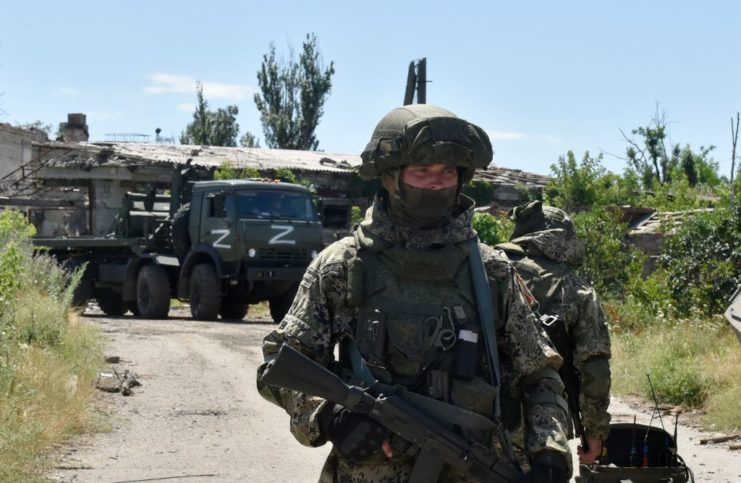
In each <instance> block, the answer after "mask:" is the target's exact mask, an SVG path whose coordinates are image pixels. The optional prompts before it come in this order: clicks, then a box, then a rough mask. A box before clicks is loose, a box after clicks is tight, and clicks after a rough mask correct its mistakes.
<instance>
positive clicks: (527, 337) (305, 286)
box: [258, 201, 571, 481]
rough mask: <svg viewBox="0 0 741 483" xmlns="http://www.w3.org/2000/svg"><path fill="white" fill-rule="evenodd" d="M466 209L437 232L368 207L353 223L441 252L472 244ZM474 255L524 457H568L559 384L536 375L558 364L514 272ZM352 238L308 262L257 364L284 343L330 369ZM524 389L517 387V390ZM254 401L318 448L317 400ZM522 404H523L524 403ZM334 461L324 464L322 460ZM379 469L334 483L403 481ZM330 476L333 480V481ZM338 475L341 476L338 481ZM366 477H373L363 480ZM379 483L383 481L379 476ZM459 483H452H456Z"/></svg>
mask: <svg viewBox="0 0 741 483" xmlns="http://www.w3.org/2000/svg"><path fill="white" fill-rule="evenodd" d="M472 214H473V210H472V206H470V205H469V206H468V207H467V209H464V210H462V212H461V213H459V214H458V215H457V216H453V217H452V219H451V221H450V223H449V224H447V225H446V226H444V227H441V228H439V229H434V230H425V231H424V232H415V231H412V230H407V229H405V228H403V227H400V226H398V225H395V224H393V223H392V222H391V220H390V219H389V217H388V215H387V214H386V212H385V210H384V209H383V208H382V206H381V204H380V203H379V202H378V201H376V203H375V204H374V206H373V207H371V208H370V209H369V210H368V212H367V214H366V219H365V220H364V221H363V222H362V223H361V225H360V227H359V228H357V229H359V230H365V231H366V232H367V233H370V234H372V235H373V236H375V237H380V238H381V239H383V240H385V241H386V242H390V243H392V244H397V245H400V246H404V247H405V248H407V249H411V250H420V251H424V250H430V249H434V247H436V246H440V245H445V244H450V243H453V244H457V243H462V242H464V241H466V240H470V239H471V238H473V237H474V236H475V235H476V233H475V231H474V230H473V228H472V226H471V217H472ZM479 246H480V250H481V254H482V259H483V261H484V266H485V269H486V272H487V276H488V278H489V280H490V285H491V287H492V290H493V291H494V293H493V294H492V295H493V296H494V297H496V298H497V302H498V303H497V304H496V306H497V307H498V308H499V314H497V316H498V317H499V318H500V320H501V324H500V323H498V324H497V327H498V328H497V341H498V348H499V357H500V371H501V377H502V384H503V385H504V389H505V390H506V388H514V387H518V388H519V387H524V388H525V389H523V390H522V391H521V394H520V396H521V397H522V402H523V406H524V408H525V418H524V421H525V426H526V434H527V438H526V446H527V452H528V455H529V456H530V457H533V456H534V455H535V454H537V453H538V452H539V451H542V450H544V449H552V450H555V451H558V452H561V453H563V454H564V455H565V456H566V458H567V461H568V463H569V464H570V461H571V458H570V455H569V449H568V443H567V437H566V427H567V414H566V412H565V411H564V410H563V408H562V406H559V405H556V404H553V403H552V402H551V401H553V400H555V399H557V398H558V397H560V395H561V394H562V391H563V385H562V383H561V381H560V379H558V378H556V379H553V378H548V377H540V376H539V373H540V372H547V370H548V369H550V370H551V373H552V372H553V371H552V370H557V369H558V367H559V366H560V364H561V358H560V356H559V355H558V353H557V352H556V351H555V349H554V348H553V347H552V346H551V345H550V342H549V341H548V338H547V336H546V335H545V334H544V332H543V331H542V330H541V329H540V326H539V324H538V322H537V319H536V318H535V316H534V315H533V313H532V311H531V309H530V306H529V304H528V301H527V298H526V296H525V294H523V292H522V291H521V287H520V285H518V284H517V283H516V281H515V271H514V270H513V268H512V266H511V265H510V264H509V262H508V261H507V259H506V257H505V256H504V255H503V253H502V252H500V251H497V250H494V249H492V248H490V247H488V246H486V245H483V244H480V245H479ZM356 250H357V248H356V247H355V239H354V237H347V238H344V239H342V240H339V241H337V242H335V243H333V244H332V245H330V246H329V247H327V248H326V249H325V250H324V251H322V252H321V253H320V254H319V256H318V257H317V258H316V259H315V260H314V261H313V262H312V264H311V265H310V266H309V268H308V269H307V271H306V273H305V275H304V278H303V280H302V281H301V284H300V287H299V290H298V293H297V295H296V298H295V299H294V302H293V305H292V306H291V308H290V310H289V312H288V314H287V315H286V317H285V319H284V320H283V321H282V322H281V324H280V325H279V327H278V328H277V329H276V330H274V331H273V332H272V333H270V334H269V335H268V336H267V337H266V338H265V340H264V343H263V354H264V358H265V361H266V362H267V361H269V360H271V359H272V358H273V357H274V356H275V355H276V354H277V352H278V350H279V348H280V346H281V345H282V344H283V343H288V344H290V345H292V346H293V347H295V348H297V349H299V350H300V351H302V352H303V353H304V354H306V355H308V356H309V357H312V358H313V359H315V360H316V361H318V362H320V363H321V364H323V365H330V364H332V363H333V361H334V350H335V346H336V345H337V344H338V342H339V340H341V339H342V338H343V337H348V336H351V335H352V334H353V326H354V325H355V324H356V323H357V319H358V310H357V308H354V307H352V306H351V305H350V304H348V302H347V300H348V290H349V289H348V262H349V261H350V260H351V259H352V258H353V257H354V256H355V253H356ZM263 367H264V364H263V366H262V367H261V368H260V369H259V371H258V372H261V371H262V369H263ZM525 381H526V382H527V383H524V384H521V383H523V382H525ZM258 387H259V389H260V393H261V394H262V395H263V397H265V398H266V399H268V400H269V401H271V402H274V403H275V404H278V405H279V406H281V407H283V408H284V409H285V410H286V412H287V413H288V414H289V416H290V428H291V432H292V433H293V435H294V436H295V437H296V439H297V440H298V441H299V442H300V443H302V444H304V445H307V446H319V445H322V444H324V443H325V442H326V440H325V437H324V435H323V434H321V430H320V429H319V425H318V422H317V415H318V414H319V413H320V411H321V410H322V409H323V407H324V405H325V404H326V403H325V402H324V401H323V400H321V399H318V398H315V397H311V396H307V395H306V394H302V393H297V392H294V391H289V390H285V389H278V388H272V387H267V386H261V385H260V384H258ZM528 401H530V403H528ZM333 456H336V455H334V453H333V455H332V456H330V459H331V458H332V457H333ZM382 466H383V467H380V466H379V467H376V468H373V469H368V468H364V469H362V470H361V469H358V467H354V468H353V467H351V466H349V465H348V464H347V463H343V461H342V460H341V459H340V461H339V474H340V477H339V479H340V480H342V481H345V480H349V481H369V480H371V479H372V480H373V481H405V480H406V477H405V474H406V475H408V470H409V468H402V467H394V461H393V460H392V461H387V462H385V463H384V464H383V465H382ZM335 475H337V473H336V474H335ZM343 475H344V476H343ZM369 475H373V477H372V478H371V477H370V476H369ZM384 475H385V476H384ZM458 481H460V480H458Z"/></svg>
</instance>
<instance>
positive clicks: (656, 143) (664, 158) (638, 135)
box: [621, 107, 720, 189]
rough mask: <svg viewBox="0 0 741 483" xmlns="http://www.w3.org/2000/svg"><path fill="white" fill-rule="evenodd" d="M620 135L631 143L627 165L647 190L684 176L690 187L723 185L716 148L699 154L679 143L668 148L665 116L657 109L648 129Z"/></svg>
mask: <svg viewBox="0 0 741 483" xmlns="http://www.w3.org/2000/svg"><path fill="white" fill-rule="evenodd" d="M621 133H622V135H623V138H624V139H625V140H626V141H627V143H628V148H627V149H626V156H627V160H628V165H629V167H630V169H633V170H634V171H635V172H636V173H637V174H638V175H639V176H640V177H641V180H642V183H643V187H644V188H646V189H652V188H653V183H654V181H657V182H658V183H659V184H661V185H663V184H665V183H671V182H672V181H673V180H676V179H677V177H678V176H682V175H684V176H686V178H687V180H688V182H689V185H690V186H691V187H694V186H695V185H697V184H698V183H700V184H707V185H710V186H715V185H717V184H718V182H719V181H720V178H719V177H718V164H717V163H716V162H715V161H713V159H712V157H711V156H710V154H711V152H712V151H713V149H715V147H714V146H709V147H707V148H706V147H704V146H700V151H699V153H698V152H693V151H692V149H691V148H690V146H689V145H686V146H685V147H684V148H682V147H681V146H680V144H679V143H676V144H672V143H671V142H669V144H668V145H667V142H668V140H667V135H668V133H667V121H666V114H665V113H664V112H663V111H662V112H659V109H658V107H657V109H656V114H655V115H654V118H653V119H652V120H651V123H650V124H649V125H648V126H645V127H638V128H636V129H633V130H632V131H631V135H632V136H630V137H629V136H627V135H626V134H625V133H624V132H622V131H621Z"/></svg>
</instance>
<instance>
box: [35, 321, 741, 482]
mask: <svg viewBox="0 0 741 483" xmlns="http://www.w3.org/2000/svg"><path fill="white" fill-rule="evenodd" d="M88 312H89V313H92V315H86V316H84V317H83V320H85V321H86V322H88V323H91V324H94V325H96V326H98V327H99V329H100V331H101V334H102V336H103V338H104V340H105V343H106V349H105V354H106V355H109V356H110V355H116V356H119V357H121V362H120V363H119V364H116V365H114V367H115V368H116V370H117V371H119V372H120V371H123V370H126V369H128V370H131V371H133V372H135V373H136V374H137V375H138V376H139V380H140V381H141V383H142V386H140V387H135V388H134V389H133V394H132V395H131V396H129V397H124V396H122V395H121V394H110V393H103V392H101V393H100V397H101V401H100V405H101V407H102V408H104V409H103V411H104V414H103V416H104V417H105V419H106V420H107V424H108V425H109V426H110V431H108V432H102V433H97V434H91V435H85V436H83V437H80V438H78V439H77V440H75V441H74V442H72V443H71V444H69V445H67V446H65V447H64V448H63V450H62V451H61V452H60V455H59V461H58V463H56V465H55V468H54V470H53V471H52V472H51V473H50V474H49V477H50V478H52V479H54V480H56V481H62V482H106V483H113V482H118V483H134V482H145V481H146V482H157V481H166V482H169V481H184V482H205V483H216V482H237V481H250V482H287V481H290V482H315V481H316V480H317V476H318V474H319V471H320V469H321V466H322V463H323V461H324V458H325V456H326V454H327V452H328V451H329V447H328V445H325V447H322V448H315V449H312V448H305V447H302V446H301V445H300V444H298V443H297V442H296V441H295V440H294V439H293V437H292V436H291V434H290V432H289V430H288V418H287V416H286V414H285V413H284V412H283V411H282V410H281V409H280V408H278V407H277V406H273V405H271V404H269V403H268V402H266V401H265V400H263V399H262V398H261V397H260V396H259V395H258V394H257V391H256V390H255V369H256V367H257V365H258V364H259V362H260V360H261V353H260V343H261V341H262V338H263V337H264V335H265V334H266V333H267V332H268V331H270V330H271V329H272V328H273V327H274V325H273V324H272V323H270V322H269V321H268V320H267V319H264V320H259V319H254V318H250V317H249V316H248V319H249V321H247V322H241V323H225V322H196V321H193V320H190V319H189V318H176V317H187V313H186V312H184V311H181V312H178V311H176V310H173V311H171V313H170V318H169V319H167V320H140V319H134V318H131V317H121V318H107V317H102V316H99V315H95V312H94V311H92V312H91V311H90V310H89V311H88ZM611 409H612V411H611V412H612V413H613V415H614V419H615V420H618V421H632V419H633V414H636V411H635V410H634V409H633V408H631V407H630V406H629V405H627V404H625V403H624V402H622V401H614V402H613V404H612V405H611ZM637 414H639V416H638V421H639V422H644V423H648V419H649V414H650V413H642V412H638V413H637ZM680 421H681V420H680ZM679 435H680V441H679V449H680V453H681V454H682V455H683V457H684V458H685V460H686V461H687V463H688V465H689V466H690V467H691V468H692V469H693V470H694V472H695V477H696V481H703V482H738V481H741V452H738V451H737V452H732V451H729V450H728V449H727V446H728V443H725V444H722V445H716V446H714V447H710V446H700V445H699V444H698V443H699V439H700V438H702V437H706V436H707V435H704V434H700V433H699V432H697V431H695V430H693V429H690V428H686V427H681V426H680V429H679ZM737 442H738V441H736V443H737Z"/></svg>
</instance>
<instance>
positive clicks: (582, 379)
mask: <svg viewBox="0 0 741 483" xmlns="http://www.w3.org/2000/svg"><path fill="white" fill-rule="evenodd" d="M510 218H511V219H512V220H513V221H514V222H515V228H514V231H513V233H512V237H511V242H510V243H503V244H500V245H497V248H500V249H502V250H504V251H505V252H506V253H507V257H508V258H509V259H510V260H511V261H512V263H513V264H514V265H515V267H516V268H517V271H518V273H519V274H520V275H521V276H522V278H523V279H524V281H525V283H526V284H527V287H528V289H529V290H530V292H531V293H532V294H533V296H534V297H535V299H536V300H537V303H538V312H539V313H541V314H543V315H546V316H550V317H543V318H542V319H541V320H543V322H544V324H545V325H547V327H546V332H547V333H548V335H549V336H550V337H551V339H552V341H553V343H554V344H555V346H556V349H558V351H559V352H560V353H561V355H562V356H563V358H564V364H563V366H562V367H561V370H560V373H561V378H562V379H563V381H564V382H565V383H566V387H567V394H568V396H569V408H570V409H571V419H572V421H573V423H574V427H575V428H576V429H577V431H576V432H577V436H579V437H581V438H582V445H581V446H580V447H579V450H578V453H579V461H580V462H581V463H583V464H591V463H594V461H595V458H597V457H598V456H599V455H600V453H601V451H602V441H603V440H605V439H606V437H607V434H608V431H609V424H610V414H609V413H608V412H607V408H608V406H609V404H610V365H609V359H610V336H609V333H608V329H607V322H606V321H605V317H604V314H603V313H602V308H601V306H600V303H599V299H598V297H597V294H596V293H595V291H594V289H593V288H592V287H591V286H590V285H589V284H587V283H586V282H585V281H584V280H582V279H581V278H580V277H578V276H577V275H576V274H575V273H574V272H573V270H574V269H576V268H578V267H579V266H581V265H582V263H583V261H584V244H583V243H582V241H581V240H579V238H578V237H577V234H576V229H575V227H574V224H573V223H572V221H571V219H570V218H569V216H568V215H567V214H566V213H565V212H564V211H563V210H560V209H558V208H554V207H550V206H543V204H542V202H540V201H533V202H531V203H527V204H525V205H522V206H518V207H516V208H513V209H512V210H511V211H510ZM570 436H571V433H570ZM584 443H586V445H585V444H584Z"/></svg>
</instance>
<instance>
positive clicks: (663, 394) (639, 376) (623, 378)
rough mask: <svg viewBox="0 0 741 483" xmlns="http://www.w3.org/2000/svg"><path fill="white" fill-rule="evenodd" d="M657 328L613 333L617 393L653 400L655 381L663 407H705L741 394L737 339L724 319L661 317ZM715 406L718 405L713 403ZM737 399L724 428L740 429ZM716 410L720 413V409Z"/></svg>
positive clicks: (655, 388) (613, 361)
mask: <svg viewBox="0 0 741 483" xmlns="http://www.w3.org/2000/svg"><path fill="white" fill-rule="evenodd" d="M653 329H654V330H646V331H632V332H623V333H615V332H613V337H612V342H613V358H612V363H611V366H612V373H613V378H614V386H613V387H614V389H615V390H616V391H617V392H618V393H623V394H624V393H635V394H640V395H641V396H643V397H645V398H647V399H651V397H652V396H651V389H650V387H649V384H648V378H647V377H646V374H649V375H650V376H651V382H652V384H653V386H654V390H655V392H656V397H657V399H658V400H659V403H671V404H677V405H683V406H688V407H699V408H701V407H703V405H704V404H705V403H706V402H711V401H715V402H717V401H718V397H719V398H720V400H725V399H727V395H728V394H738V393H739V392H741V377H740V376H741V364H739V362H741V355H740V354H739V352H738V341H737V340H736V338H735V336H734V335H733V334H732V333H731V331H730V330H729V328H728V324H726V323H725V322H724V321H723V320H722V318H697V317H693V318H689V319H664V318H662V319H660V320H657V321H655V322H654V324H653ZM714 404H715V403H714ZM734 407H736V408H738V401H736V402H735V403H734V405H732V406H730V407H727V408H726V409H727V411H730V412H732V413H735V415H734V416H732V417H730V418H729V417H727V415H724V413H723V412H722V411H720V412H718V413H717V414H718V416H719V417H723V418H725V419H726V422H725V423H724V425H725V426H726V427H734V426H735V427H739V425H741V413H740V412H739V411H737V410H734V409H733V408H734ZM716 410H717V409H716Z"/></svg>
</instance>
